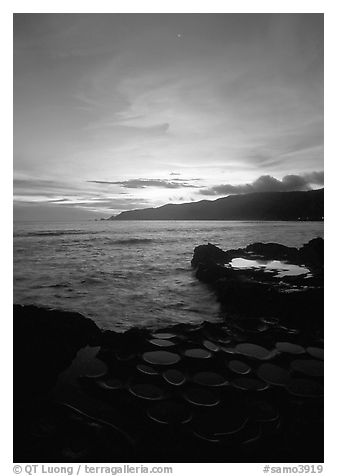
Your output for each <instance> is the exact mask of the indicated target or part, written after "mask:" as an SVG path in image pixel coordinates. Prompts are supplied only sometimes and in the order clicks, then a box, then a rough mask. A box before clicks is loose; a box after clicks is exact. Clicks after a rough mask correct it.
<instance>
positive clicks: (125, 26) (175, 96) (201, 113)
mask: <svg viewBox="0 0 337 476" xmlns="http://www.w3.org/2000/svg"><path fill="white" fill-rule="evenodd" d="M323 85H324V83H323V15H322V14H257V13H255V14H225V13H224V14H15V15H14V219H18V220H25V219H27V220H34V219H55V220H62V219H71V220H72V219H73V220H76V219H86V218H100V217H102V216H105V217H107V216H111V215H116V214H118V213H119V212H121V211H124V210H130V209H135V208H145V207H153V206H160V205H163V204H165V203H184V202H190V201H197V200H204V199H210V200H213V199H216V198H219V197H222V196H226V195H228V194H236V193H249V192H254V191H269V190H277V191H287V190H310V189H314V188H321V187H322V186H323Z"/></svg>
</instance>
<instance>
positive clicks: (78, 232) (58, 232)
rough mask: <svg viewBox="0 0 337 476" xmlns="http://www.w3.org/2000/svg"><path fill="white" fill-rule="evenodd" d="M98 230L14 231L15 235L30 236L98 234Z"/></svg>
mask: <svg viewBox="0 0 337 476" xmlns="http://www.w3.org/2000/svg"><path fill="white" fill-rule="evenodd" d="M97 233H99V232H98V231H83V230H48V231H29V232H26V233H14V237H28V236H62V235H96V234H97Z"/></svg>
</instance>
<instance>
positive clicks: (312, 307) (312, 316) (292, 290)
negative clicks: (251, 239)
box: [191, 238, 324, 331]
mask: <svg viewBox="0 0 337 476" xmlns="http://www.w3.org/2000/svg"><path fill="white" fill-rule="evenodd" d="M323 251H324V240H323V239H322V238H315V239H313V240H311V241H309V243H307V244H305V245H304V246H302V247H301V248H300V249H297V248H293V247H287V246H284V245H280V244H278V243H253V244H251V245H248V246H247V247H246V248H241V249H237V250H227V251H223V250H221V249H220V248H218V247H216V246H214V245H212V244H210V243H208V244H207V245H201V246H197V247H196V248H195V250H194V255H193V259H192V262H191V264H192V267H193V268H195V270H196V277H197V278H198V279H199V280H200V281H202V282H204V283H207V284H209V285H210V286H211V288H212V289H213V290H214V291H215V293H216V295H217V297H218V299H219V301H220V303H221V305H222V309H223V311H224V312H225V313H226V314H227V315H228V313H229V314H231V315H234V316H235V315H243V316H245V317H261V316H273V317H277V318H282V319H283V320H284V321H285V322H286V323H287V324H290V323H292V324H293V325H294V326H299V327H300V328H301V329H305V330H307V331H311V330H314V329H316V330H317V329H319V330H322V329H323V298H324V290H323V270H324V253H323ZM233 258H244V259H246V260H264V261H272V260H278V261H281V262H283V263H285V264H290V265H297V266H305V267H306V268H307V269H308V270H310V272H311V275H308V274H307V275H305V274H303V275H298V276H296V275H294V276H283V277H282V279H281V278H280V277H279V276H278V274H277V271H274V272H273V271H269V272H265V271H264V270H263V268H245V269H237V268H233V267H232V266H231V260H232V259H233Z"/></svg>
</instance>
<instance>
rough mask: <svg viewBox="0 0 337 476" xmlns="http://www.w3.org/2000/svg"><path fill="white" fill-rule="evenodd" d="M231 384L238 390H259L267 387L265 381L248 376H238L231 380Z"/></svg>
mask: <svg viewBox="0 0 337 476" xmlns="http://www.w3.org/2000/svg"><path fill="white" fill-rule="evenodd" d="M232 385H233V387H235V388H238V389H239V390H245V391H251V392H261V391H263V390H267V388H269V386H268V384H267V383H266V382H263V381H262V380H258V379H256V378H249V377H238V378H236V379H234V380H232Z"/></svg>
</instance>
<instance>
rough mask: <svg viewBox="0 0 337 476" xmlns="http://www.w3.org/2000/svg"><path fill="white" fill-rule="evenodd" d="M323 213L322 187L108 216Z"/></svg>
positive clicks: (289, 217) (313, 217)
mask: <svg viewBox="0 0 337 476" xmlns="http://www.w3.org/2000/svg"><path fill="white" fill-rule="evenodd" d="M323 216H324V188H321V189H318V190H309V191H300V192H298V191H294V192H253V193H247V194H241V195H229V196H227V197H222V198H218V199H216V200H200V201H198V202H188V203H181V204H170V203H169V204H165V205H162V206H161V207H157V208H144V209H136V210H129V211H124V212H121V213H120V214H118V215H116V216H111V217H110V218H108V220H271V221H272V220H284V221H293V220H308V221H320V220H322V219H323Z"/></svg>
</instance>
